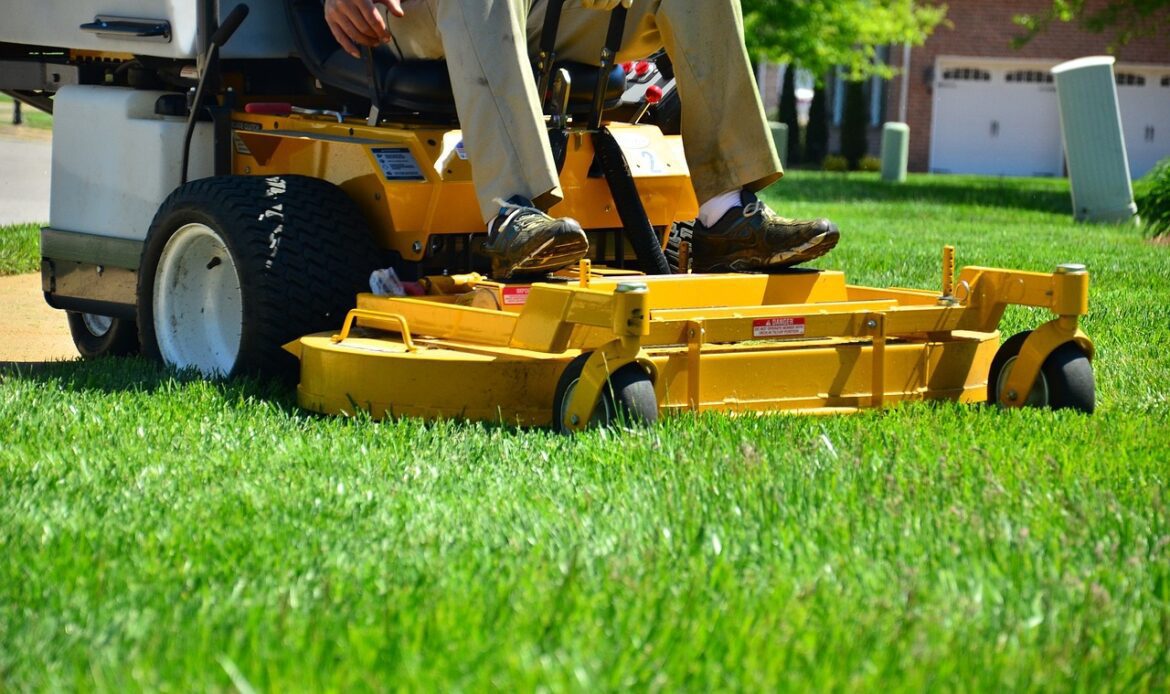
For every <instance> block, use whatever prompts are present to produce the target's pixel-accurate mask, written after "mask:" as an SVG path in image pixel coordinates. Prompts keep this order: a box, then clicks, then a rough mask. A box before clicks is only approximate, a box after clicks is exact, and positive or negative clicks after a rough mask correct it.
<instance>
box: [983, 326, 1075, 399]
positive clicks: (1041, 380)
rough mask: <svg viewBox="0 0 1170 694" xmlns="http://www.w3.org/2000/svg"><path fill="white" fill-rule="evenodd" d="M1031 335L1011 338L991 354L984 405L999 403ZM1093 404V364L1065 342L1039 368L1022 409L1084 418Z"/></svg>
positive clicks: (1028, 332) (1022, 334)
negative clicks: (1048, 410) (1077, 413)
mask: <svg viewBox="0 0 1170 694" xmlns="http://www.w3.org/2000/svg"><path fill="white" fill-rule="evenodd" d="M1031 334H1032V331H1030V330H1029V331H1026V332H1022V333H1019V334H1018V335H1013V336H1012V337H1010V338H1008V340H1007V341H1006V342H1004V343H1003V345H1001V346H1000V348H999V351H998V352H996V353H995V358H994V359H992V360H991V372H990V374H989V375H988V379H987V399H988V401H990V402H992V403H998V402H999V396H1000V393H1002V392H1003V387H1004V386H1005V385H1006V384H1007V381H1008V377H1009V376H1011V373H1012V367H1013V366H1014V365H1015V363H1016V360H1017V359H1018V358H1019V356H1020V349H1021V348H1022V347H1023V346H1024V341H1025V340H1027V339H1028V336H1029V335H1031ZM1096 404H1097V386H1096V382H1095V380H1094V378H1093V364H1092V362H1090V361H1089V357H1088V355H1086V354H1085V353H1084V351H1083V350H1082V349H1081V348H1080V347H1079V346H1078V345H1077V344H1076V343H1075V342H1066V343H1064V344H1063V345H1061V346H1060V347H1057V348H1056V351H1054V352H1053V353H1052V354H1050V355H1048V358H1047V359H1045V360H1044V363H1043V364H1042V365H1041V366H1040V373H1039V374H1038V375H1037V376H1036V383H1035V384H1034V385H1033V386H1032V391H1031V392H1030V393H1028V397H1027V398H1025V400H1024V405H1025V407H1048V408H1051V409H1053V410H1062V409H1072V410H1078V411H1080V412H1084V413H1086V414H1092V413H1093V410H1094V409H1095V408H1096Z"/></svg>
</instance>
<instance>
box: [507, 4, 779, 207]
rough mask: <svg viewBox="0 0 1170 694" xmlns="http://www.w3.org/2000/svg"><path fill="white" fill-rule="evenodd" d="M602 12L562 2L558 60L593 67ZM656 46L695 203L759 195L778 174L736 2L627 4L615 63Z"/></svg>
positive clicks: (533, 24) (538, 12)
mask: <svg viewBox="0 0 1170 694" xmlns="http://www.w3.org/2000/svg"><path fill="white" fill-rule="evenodd" d="M542 5H543V3H538V4H537V6H536V7H534V8H533V16H532V17H531V18H530V21H529V23H528V31H529V47H530V49H532V48H533V47H534V46H535V41H536V38H537V37H538V36H539V32H540V30H541V24H542V23H543V14H544V13H543V7H542ZM608 26H609V14H608V13H606V12H598V11H597V10H591V9H586V8H584V7H581V2H580V0H568V1H567V2H566V4H565V9H564V14H563V17H562V20H561V30H560V32H559V33H558V37H557V38H558V41H557V43H558V49H557V50H558V56H559V57H560V58H562V59H565V60H574V61H579V62H587V63H596V62H597V61H598V58H599V56H600V54H601V48H602V45H603V43H604V41H605V33H606V30H607V28H608ZM661 47H665V48H666V52H667V54H668V55H670V58H671V61H672V62H673V63H674V70H675V77H676V80H677V85H678V92H679V97H680V99H681V101H682V137H683V146H684V147H685V149H686V156H687V165H688V166H689V167H690V170H691V178H692V181H693V182H694V186H695V194H696V195H697V196H698V199H699V202H706V201H707V200H710V199H712V198H714V197H716V196H717V195H719V194H720V193H726V192H728V191H733V190H739V189H741V188H746V189H747V190H749V191H757V190H762V189H763V188H765V187H767V186H768V185H770V184H772V183H774V182H775V181H776V180H778V179H779V178H780V177H781V176H782V175H783V173H782V169H781V167H780V158H779V157H778V156H777V154H776V147H775V144H774V143H773V142H772V134H771V131H770V130H769V128H768V122H767V119H766V118H765V117H764V108H763V105H762V104H761V102H760V96H759V91H758V89H757V87H756V80H755V73H754V71H753V70H752V68H751V62H750V61H749V60H748V55H747V49H746V48H744V44H743V18H742V16H741V12H740V5H739V2H737V1H736V0H702V2H694V1H693V0H634V5H633V7H632V8H630V12H629V16H628V18H627V21H626V32H625V41H624V43H623V45H622V51H621V53H620V54H619V56H618V57H619V59H620V60H637V59H639V58H645V57H647V56H648V55H650V54H651V53H653V52H654V51H656V50H658V49H659V48H661Z"/></svg>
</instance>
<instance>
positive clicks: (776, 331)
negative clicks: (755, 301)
mask: <svg viewBox="0 0 1170 694" xmlns="http://www.w3.org/2000/svg"><path fill="white" fill-rule="evenodd" d="M752 335H753V336H754V337H800V336H802V335H804V318H760V319H759V320H755V321H752Z"/></svg>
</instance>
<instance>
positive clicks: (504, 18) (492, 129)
mask: <svg viewBox="0 0 1170 694" xmlns="http://www.w3.org/2000/svg"><path fill="white" fill-rule="evenodd" d="M528 2H529V0H425V1H421V0H420V1H416V2H411V3H409V4H407V5H405V6H404V9H405V10H406V17H404V18H401V19H398V20H394V21H391V23H390V30H391V32H392V34H393V35H394V36H395V39H396V43H397V45H398V48H399V49H400V50H401V51H402V53H403V56H404V57H405V58H415V57H419V58H438V57H445V58H446V61H447V70H448V73H449V74H450V76H451V88H452V91H453V92H454V97H455V107H456V111H457V112H458V114H459V121H460V127H461V129H462V132H463V142H464V146H465V148H466V150H467V153H468V156H469V158H470V161H471V173H472V180H473V182H474V183H475V192H476V198H477V200H478V202H479V206H480V212H481V213H482V216H483V219H484V222H485V224H486V225H487V227H488V232H489V233H488V240H487V243H486V244H485V246H484V252H485V254H487V255H488V257H489V258H490V260H491V263H492V275H493V276H494V277H496V278H498V279H506V278H508V277H511V276H513V275H514V274H522V273H540V272H546V271H549V270H555V269H557V268H560V267H564V266H565V265H568V264H571V263H573V262H576V261H577V260H579V259H580V258H582V257H584V255H585V254H586V253H587V252H588V249H589V243H588V240H587V239H586V237H585V233H584V231H582V230H581V227H580V225H579V224H577V222H576V221H574V220H571V219H563V220H558V219H553V218H551V217H549V216H548V215H547V214H545V213H544V212H542V211H541V210H540V209H538V206H540V207H544V208H547V207H551V206H552V205H553V204H555V203H556V202H557V201H559V200H560V199H561V189H560V180H559V176H558V175H557V171H556V165H555V163H554V161H553V158H552V153H551V149H550V147H549V143H548V134H547V129H546V127H545V124H544V119H543V116H542V114H541V109H540V105H539V101H538V99H537V96H536V85H535V81H534V79H533V75H532V69H531V66H530V63H529V59H528V51H527V46H526V37H525V32H524V24H525V20H526V17H527V14H528ZM534 201H535V202H534Z"/></svg>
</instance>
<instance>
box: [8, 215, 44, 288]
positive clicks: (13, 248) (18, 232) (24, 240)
mask: <svg viewBox="0 0 1170 694" xmlns="http://www.w3.org/2000/svg"><path fill="white" fill-rule="evenodd" d="M40 229H41V225H39V224H8V225H4V226H0V277H3V276H5V275H20V274H23V273H26V272H36V271H37V270H38V269H40V267H41V246H40V244H41V236H40Z"/></svg>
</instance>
